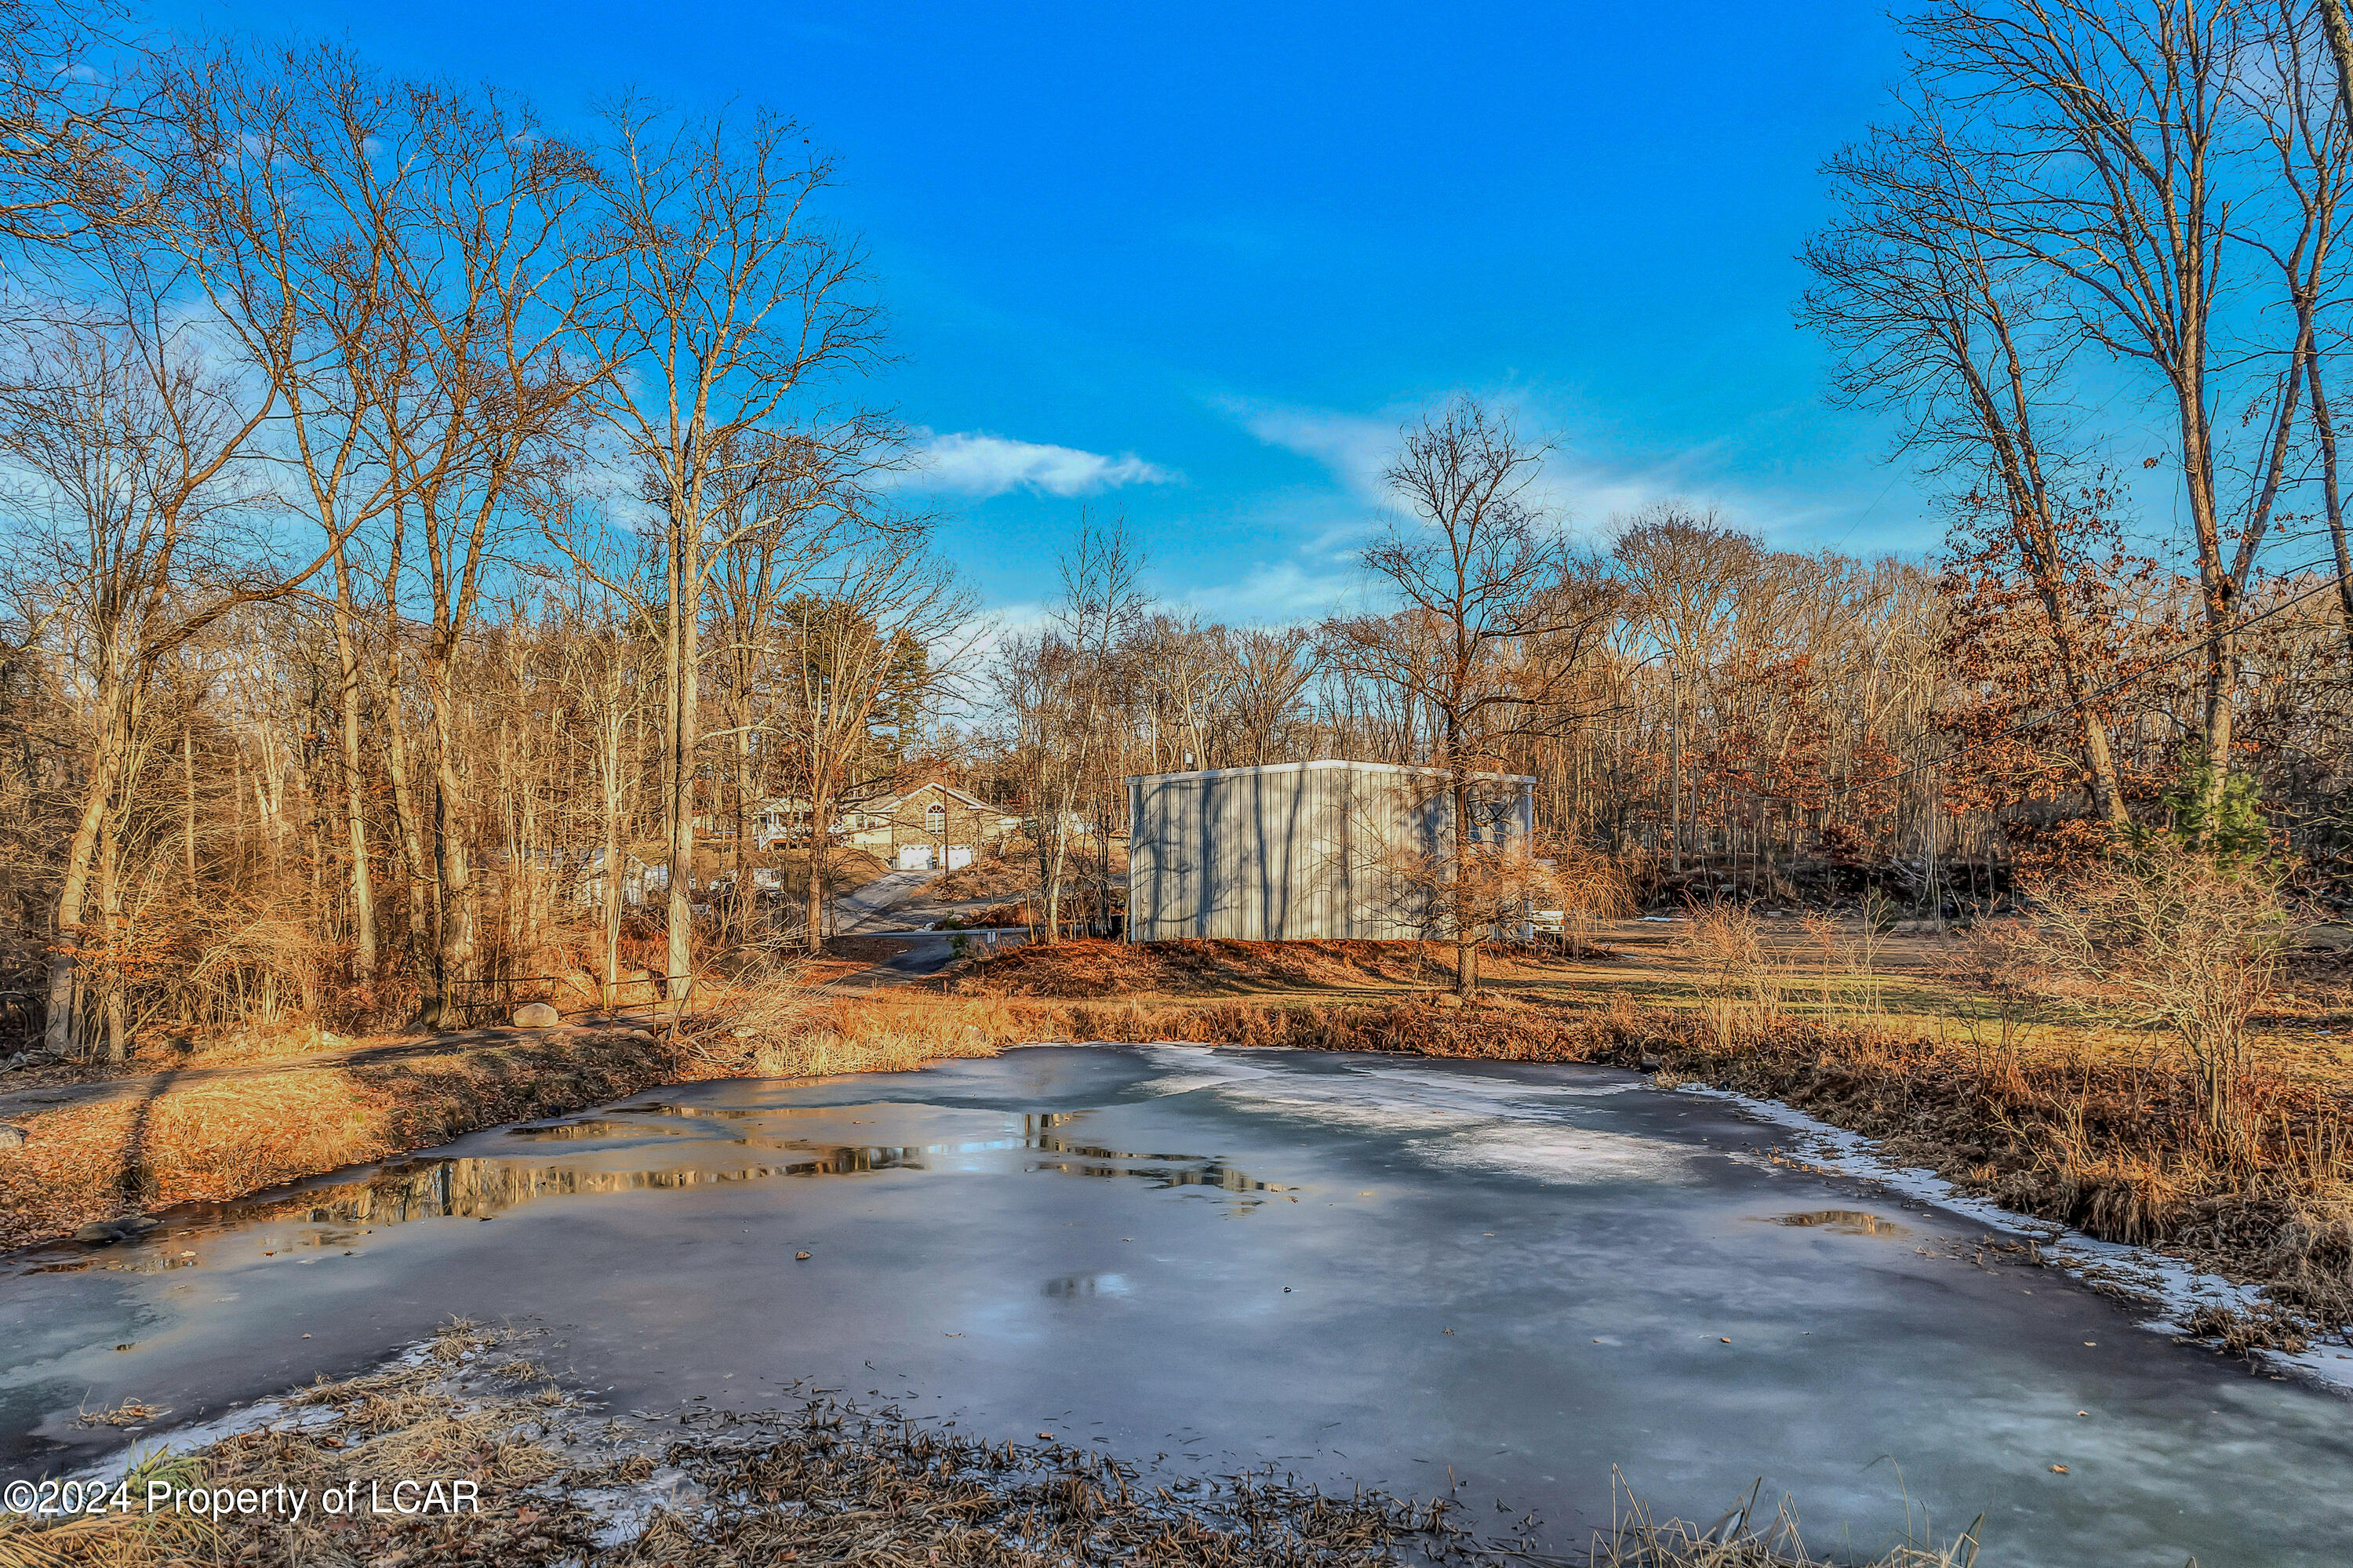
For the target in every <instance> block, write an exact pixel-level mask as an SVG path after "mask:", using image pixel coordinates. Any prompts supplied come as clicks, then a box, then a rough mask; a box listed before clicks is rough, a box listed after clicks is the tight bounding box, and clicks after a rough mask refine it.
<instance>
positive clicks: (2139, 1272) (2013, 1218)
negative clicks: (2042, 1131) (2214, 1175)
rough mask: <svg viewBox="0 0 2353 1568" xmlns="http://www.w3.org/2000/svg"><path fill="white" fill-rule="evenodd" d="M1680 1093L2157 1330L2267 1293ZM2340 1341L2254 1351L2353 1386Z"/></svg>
mask: <svg viewBox="0 0 2353 1568" xmlns="http://www.w3.org/2000/svg"><path fill="white" fill-rule="evenodd" d="M1678 1092H1679V1093H1682V1094H1686V1095H1697V1096H1700V1097H1704V1098H1707V1099H1713V1100H1722V1101H1724V1102H1725V1103H1727V1104H1730V1105H1735V1106H1737V1107H1740V1108H1741V1109H1742V1110H1744V1111H1746V1113H1747V1114H1749V1115H1750V1116H1752V1117H1755V1118H1757V1119H1758V1120H1760V1121H1767V1122H1771V1123H1773V1124H1775V1125H1776V1126H1779V1127H1786V1128H1789V1129H1790V1130H1791V1131H1793V1132H1798V1133H1801V1134H1803V1135H1805V1136H1806V1137H1807V1138H1809V1139H1811V1141H1812V1147H1810V1149H1807V1150H1804V1151H1803V1152H1804V1155H1805V1158H1806V1159H1807V1160H1809V1162H1810V1163H1812V1164H1814V1165H1817V1166H1820V1168H1821V1169H1823V1170H1825V1171H1837V1172H1838V1173H1839V1174H1841V1175H1844V1176H1854V1177H1860V1178H1862V1179H1863V1180H1866V1181H1875V1182H1877V1183H1879V1184H1880V1185H1881V1186H1883V1187H1885V1188H1887V1189H1888V1190H1889V1191H1891V1192H1900V1193H1902V1194H1903V1195H1905V1197H1908V1198H1915V1199H1918V1200H1919V1201H1920V1202H1926V1203H1933V1204H1935V1205H1936V1207H1937V1208H1939V1209H1943V1210H1945V1211H1946V1212H1947V1213H1956V1214H1960V1215H1963V1216H1965V1217H1967V1218H1968V1219H1971V1220H1975V1221H1977V1222H1978V1224H1983V1225H1985V1226H1987V1227H1988V1228H1989V1229H1992V1230H1998V1231H2007V1232H2009V1233H2010V1234H2012V1235H2020V1236H2028V1237H2031V1238H2032V1239H2033V1240H2034V1241H2035V1242H2036V1244H2037V1245H2039V1246H2040V1247H2041V1248H2042V1255H2043V1256H2044V1257H2045V1258H2047V1259H2049V1260H2050V1261H2051V1262H2052V1264H2053V1265H2055V1266H2057V1267H2059V1268H2060V1269H2061V1270H2063V1272H2065V1273H2067V1274H2069V1275H2071V1276H2073V1277H2075V1278H2077V1279H2080V1280H2083V1281H2084V1282H2085V1283H2086V1284H2090V1285H2094V1286H2109V1287H2116V1288H2119V1289H2122V1290H2124V1291H2127V1292H2129V1293H2131V1294H2133V1295H2135V1296H2137V1297H2142V1298H2147V1299H2148V1300H2151V1301H2153V1302H2155V1303H2157V1304H2158V1314H2157V1316H2155V1317H2153V1318H2149V1319H2145V1320H2144V1321H2143V1322H2142V1324H2141V1327H2142V1328H2144V1329H2147V1330H2150V1331H2151V1332H2153V1333H2158V1334H2179V1333H2183V1332H2186V1331H2187V1330H2186V1325H2187V1324H2188V1321H2189V1315H2190V1314H2191V1313H2192V1312H2194V1311H2195V1310H2197V1309H2198V1308H2200V1307H2206V1306H2216V1307H2229V1308H2241V1309H2244V1308H2250V1307H2253V1306H2255V1305H2256V1304H2257V1303H2259V1302H2260V1301H2261V1300H2262V1299H2263V1293H2262V1291H2261V1290H2260V1289H2259V1288H2258V1287H2254V1286H2252V1285H2238V1284H2234V1283H2232V1281H2230V1280H2228V1279H2225V1278H2223V1277H2221V1276H2220V1275H2214V1274H2202V1273H2200V1272H2199V1271H2198V1270H2196V1269H2194V1268H2191V1267H2190V1266H2189V1265H2187V1264H2185V1263H2183V1262H2181V1261H2180V1260H2179V1258H2172V1257H2168V1256H2166V1255H2164V1254H2163V1253H2159V1252H2153V1251H2151V1250H2150V1249H2148V1248H2147V1247H2139V1246H2127V1245H2125V1244H2124V1243H2122V1242H2111V1241H2101V1240H2099V1239H2098V1238H2097V1237H2094V1236H2087V1235H2085V1234H2083V1233H2082V1232H2081V1231H2075V1230H2070V1229H2069V1228H2068V1227H2067V1226H2065V1225H2063V1224H2057V1223H2056V1222H2054V1221H2050V1220H2038V1219H2035V1218H2032V1217H2031V1216H2030V1215H2026V1214H2021V1213H2015V1212H2013V1211H2011V1210H2009V1209H2005V1208H2003V1207H2002V1206H2001V1205H2000V1204H1999V1203H1996V1202H1993V1201H1992V1200H1990V1199H1988V1198H1980V1197H1978V1196H1977V1195H1975V1194H1974V1193H1969V1192H1962V1191H1961V1190H1960V1189H1958V1188H1957V1187H1955V1186H1954V1185H1953V1184H1952V1183H1951V1182H1949V1181H1946V1180H1945V1179H1944V1178H1943V1177H1941V1176H1939V1175H1937V1174H1936V1172H1935V1171H1923V1170H1921V1169H1919V1168H1918V1167H1916V1166H1910V1165H1899V1164H1897V1163H1895V1162H1894V1160H1889V1159H1887V1158H1886V1157H1885V1156H1883V1155H1882V1154H1881V1153H1880V1152H1879V1147H1878V1144H1877V1142H1876V1140H1874V1139H1869V1138H1865V1137H1864V1136H1863V1135H1862V1134H1861V1133H1859V1132H1850V1131H1848V1130H1847V1129H1846V1128H1841V1127H1832V1126H1831V1125H1830V1124H1829V1123H1828V1122H1824V1121H1818V1120H1816V1119H1815V1118H1812V1117H1810V1116H1808V1115H1807V1114H1806V1113H1805V1112H1803V1111H1800V1110H1795V1109H1792V1108H1791V1107H1788V1106H1785V1105H1783V1104H1781V1103H1780V1102H1779V1101H1778V1100H1759V1099H1751V1098H1750V1097H1748V1096H1746V1095H1740V1094H1735V1093H1733V1092H1732V1091H1731V1090H1729V1089H1718V1088H1711V1087H1709V1086H1705V1085H1702V1084H1686V1085H1684V1086H1683V1087H1682V1088H1681V1089H1680V1090H1679V1091H1678ZM2338 1343H2339V1342H2338V1341H2319V1342H2318V1343H2317V1345H2316V1348H2310V1349H2306V1350H2303V1351H2297V1352H2295V1354H2289V1353H2288V1352H2286V1351H2258V1352H2256V1353H2257V1354H2258V1355H2260V1356H2261V1357H2262V1358H2263V1360H2264V1361H2268V1362H2270V1363H2272V1364H2273V1365H2274V1366H2275V1367H2278V1368H2280V1369H2282V1370H2287V1369H2293V1370H2294V1371H2295V1372H2300V1373H2302V1374H2303V1375H2305V1376H2306V1377H2308V1378H2310V1379H2312V1380H2313V1381H2315V1382H2316V1383H2326V1384H2328V1385H2329V1386H2331V1387H2334V1388H2338V1389H2344V1390H2347V1391H2348V1392H2353V1359H2348V1356H2353V1344H2347V1345H2345V1346H2344V1347H2343V1353H2340V1351H2339V1348H2338Z"/></svg>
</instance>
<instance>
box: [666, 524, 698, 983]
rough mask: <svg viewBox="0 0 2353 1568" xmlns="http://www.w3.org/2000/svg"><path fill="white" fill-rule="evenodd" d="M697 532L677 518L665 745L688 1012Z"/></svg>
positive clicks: (675, 971) (673, 898)
mask: <svg viewBox="0 0 2353 1568" xmlns="http://www.w3.org/2000/svg"><path fill="white" fill-rule="evenodd" d="M695 532H696V530H692V529H690V528H689V526H688V524H686V523H685V522H684V521H682V520H681V519H678V518H676V517H673V518H672V520H671V523H670V562H669V576H670V637H669V643H670V646H669V650H668V652H669V653H670V705H669V713H668V715H667V716H668V717H669V719H670V734H669V735H668V736H665V737H664V746H663V750H664V752H665V756H664V758H663V762H664V769H663V771H664V772H665V773H666V774H667V775H668V777H667V779H665V782H666V783H667V784H668V785H669V787H670V800H669V802H668V810H667V812H666V813H665V814H666V816H667V817H668V819H669V821H668V824H667V825H668V827H669V830H670V903H669V916H668V920H669V931H668V936H669V938H670V940H669V946H668V948H667V953H666V957H665V958H664V960H663V964H664V968H665V969H666V970H667V971H668V974H669V986H668V994H669V997H670V1001H671V1003H672V1004H673V1007H674V1009H675V1010H676V1011H677V1012H684V1011H685V1003H686V988H687V985H688V983H689V973H690V971H691V969H692V968H693V964H694V948H693V941H692V938H693V931H694V908H693V900H692V899H691V896H690V895H689V884H690V883H691V882H692V881H693V880H694V750H695V728H696V701H697V698H698V696H699V693H698V691H697V681H696V676H697V665H698V662H699V655H700V653H701V648H700V646H699V642H700V638H701V632H702V623H701V612H702V605H701V602H700V601H701V597H702V570H701V560H700V556H701V554H702V550H701V546H700V545H699V544H697V543H696V542H695V539H694V533H695ZM690 550H691V552H692V555H691V556H690V555H689V551H690Z"/></svg>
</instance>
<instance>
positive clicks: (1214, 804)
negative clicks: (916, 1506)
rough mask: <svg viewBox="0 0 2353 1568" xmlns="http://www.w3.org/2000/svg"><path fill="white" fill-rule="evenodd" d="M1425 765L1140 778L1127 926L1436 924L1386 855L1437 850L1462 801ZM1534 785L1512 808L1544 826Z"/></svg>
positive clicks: (1148, 933)
mask: <svg viewBox="0 0 2353 1568" xmlns="http://www.w3.org/2000/svg"><path fill="white" fill-rule="evenodd" d="M1430 785H1431V780H1430V778H1429V777H1428V776H1427V775H1421V774H1417V773H1413V772H1409V771H1405V770H1401V769H1398V768H1384V767H1380V766H1377V765H1370V764H1363V763H1317V764H1312V765H1301V764H1295V763H1294V764H1287V765H1281V766H1277V767H1272V768H1229V769H1220V770H1219V771H1216V772H1212V773H1178V774H1158V775H1152V776H1147V777H1145V778H1139V779H1131V780H1130V781H1129V784H1128V805H1129V821H1130V823H1131V836H1130V838H1129V842H1128V902H1127V908H1128V933H1129V937H1130V939H1131V940H1134V941H1161V940H1168V939H1172V938H1186V937H1219V938H1240V939H1243V940H1268V941H1285V940H1300V939H1304V938H1334V937H1352V938H1371V939H1396V938H1415V937H1422V936H1427V935H1430V934H1431V926H1430V920H1429V918H1428V916H1427V913H1426V912H1425V911H1423V910H1420V909H1419V908H1416V907H1414V906H1413V903H1412V900H1411V898H1410V897H1409V896H1407V895H1405V894H1404V892H1403V890H1402V889H1401V888H1400V887H1399V886H1398V885H1397V882H1396V879H1395V878H1394V877H1393V876H1391V875H1389V874H1386V873H1385V872H1384V871H1383V870H1382V868H1381V866H1380V864H1379V855H1380V853H1381V846H1382V844H1383V843H1384V842H1392V843H1398V844H1404V845H1409V846H1410V847H1412V848H1413V849H1415V850H1417V851H1419V852H1420V853H1439V851H1440V849H1441V848H1442V846H1443V845H1444V843H1445V842H1447V841H1448V840H1449V839H1451V832H1450V831H1449V821H1450V819H1451V802H1450V801H1449V800H1447V799H1446V798H1445V797H1444V796H1443V795H1440V796H1438V797H1436V798H1435V799H1430V798H1428V797H1427V792H1428V790H1429V789H1430ZM1533 809H1534V801H1533V800H1532V799H1530V798H1529V797H1528V796H1527V794H1526V793H1525V790H1523V792H1522V797H1521V800H1520V802H1519V805H1518V809H1517V810H1514V812H1513V813H1512V815H1513V818H1514V821H1515V822H1516V823H1517V824H1518V825H1519V827H1520V829H1521V831H1522V832H1526V831H1528V830H1529V829H1530V828H1532V827H1533V825H1534V824H1533V822H1532V821H1530V817H1531V814H1532V812H1533Z"/></svg>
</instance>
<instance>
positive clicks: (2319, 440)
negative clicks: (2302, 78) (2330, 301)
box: [2305, 0, 2353, 652]
mask: <svg viewBox="0 0 2353 1568" xmlns="http://www.w3.org/2000/svg"><path fill="white" fill-rule="evenodd" d="M2325 3H2326V4H2327V5H2328V6H2329V7H2330V8H2331V9H2332V10H2333V11H2334V12H2335V14H2336V17H2337V20H2336V22H2335V23H2334V24H2333V25H2334V26H2337V27H2342V26H2344V25H2345V24H2344V11H2343V7H2342V6H2341V5H2339V4H2338V0H2325ZM2329 41H2330V43H2331V45H2332V46H2334V45H2335V43H2336V41H2337V38H2336V35H2335V34H2333V33H2332V34H2331V35H2330V39H2329ZM2347 48H2348V49H2353V40H2348V45H2347ZM2338 58H2339V61H2340V62H2342V61H2343V60H2344V56H2343V55H2341V54H2340V55H2339V56H2338ZM2305 369H2306V374H2307V376H2308V377H2309V379H2310V381H2311V383H2312V432H2313V436H2314V439H2315V441H2316V444H2317V445H2318V446H2319V448H2320V493H2321V503H2322V505H2323V506H2324V507H2325V508H2326V510H2327V520H2328V543H2329V545H2330V546H2331V547H2332V548H2334V549H2335V551H2336V553H2337V608H2338V609H2341V610H2342V611H2343V612H2344V618H2345V624H2344V626H2343V628H2342V630H2343V635H2344V638H2345V644H2346V649H2347V651H2348V652H2353V554H2348V551H2347V549H2346V545H2345V493H2344V491H2343V490H2342V489H2341V488H2340V487H2339V483H2338V480H2337V425H2336V422H2335V420H2334V419H2333V418H2331V416H2330V414H2329V412H2328V397H2327V393H2325V392H2324V391H2322V390H2321V385H2320V355H2311V356H2309V357H2308V358H2307V359H2306V361H2305Z"/></svg>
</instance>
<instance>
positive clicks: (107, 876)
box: [98, 814, 123, 1067]
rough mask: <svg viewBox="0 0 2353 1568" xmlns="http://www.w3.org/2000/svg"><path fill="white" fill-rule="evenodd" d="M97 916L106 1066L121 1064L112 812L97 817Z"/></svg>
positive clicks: (118, 880)
mask: <svg viewBox="0 0 2353 1568" xmlns="http://www.w3.org/2000/svg"><path fill="white" fill-rule="evenodd" d="M98 916H99V923H100V929H101V930H102V931H103V932H104V933H105V969H104V971H103V974H104V978H103V979H102V980H101V981H100V987H99V1014H100V1020H101V1025H102V1028H103V1031H104V1033H105V1038H106V1060H107V1065H109V1066H115V1067H119V1066H121V1065H122V1057H123V1048H122V956H121V954H120V953H118V952H117V951H116V950H115V944H116V943H117V942H119V941H121V939H122V840H121V835H120V834H118V833H117V832H115V831H114V821H113V819H112V817H111V814H110V815H108V816H105V817H101V818H100V820H99V830H98Z"/></svg>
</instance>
